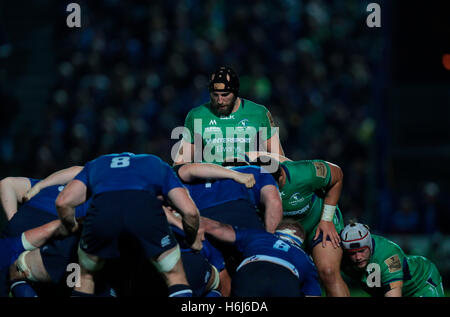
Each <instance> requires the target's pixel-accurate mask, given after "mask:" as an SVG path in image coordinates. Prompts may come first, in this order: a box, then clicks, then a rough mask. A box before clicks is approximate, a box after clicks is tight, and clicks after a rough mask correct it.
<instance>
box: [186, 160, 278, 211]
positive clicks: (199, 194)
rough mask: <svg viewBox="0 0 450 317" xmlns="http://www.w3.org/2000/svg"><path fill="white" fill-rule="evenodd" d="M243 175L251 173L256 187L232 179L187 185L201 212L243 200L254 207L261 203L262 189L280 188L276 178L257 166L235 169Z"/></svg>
mask: <svg viewBox="0 0 450 317" xmlns="http://www.w3.org/2000/svg"><path fill="white" fill-rule="evenodd" d="M233 170H236V171H238V172H241V173H251V174H253V175H254V176H255V181H256V183H255V185H254V186H253V187H252V188H250V189H248V188H246V187H245V185H243V184H239V183H237V182H235V181H234V180H232V179H218V180H215V181H212V182H202V183H192V184H185V186H186V187H187V188H188V190H189V193H190V194H191V197H192V200H194V202H195V204H196V205H197V207H198V209H199V210H200V211H201V210H203V209H206V208H210V207H213V206H216V205H220V204H223V203H226V202H229V201H233V200H238V199H243V200H247V201H250V202H251V203H252V204H253V205H254V206H257V205H258V204H259V202H260V197H261V189H262V188H263V187H264V186H266V185H274V186H276V187H277V188H278V185H277V183H276V182H275V180H274V178H273V177H272V176H271V175H270V174H268V173H261V170H260V168H259V167H257V166H241V167H234V168H233Z"/></svg>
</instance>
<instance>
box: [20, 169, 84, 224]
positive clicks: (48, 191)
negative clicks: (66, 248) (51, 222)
mask: <svg viewBox="0 0 450 317" xmlns="http://www.w3.org/2000/svg"><path fill="white" fill-rule="evenodd" d="M29 180H30V183H31V187H33V186H34V185H35V184H36V183H37V182H39V181H40V179H35V178H29ZM63 189H64V185H54V186H49V187H46V188H44V189H42V190H41V191H40V192H39V193H38V194H37V195H36V196H34V197H33V198H31V199H30V200H29V201H27V202H26V203H24V204H23V206H30V207H34V208H36V209H39V210H42V211H45V212H47V213H49V214H52V215H55V216H57V217H58V212H57V211H56V206H55V200H56V197H58V195H59V193H60V192H61V191H62V190H63ZM88 204H89V201H87V202H85V203H83V204H81V205H79V206H77V207H76V208H75V217H83V216H85V215H86V210H87V207H88Z"/></svg>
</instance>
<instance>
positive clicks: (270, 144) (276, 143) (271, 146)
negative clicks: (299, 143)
mask: <svg viewBox="0 0 450 317" xmlns="http://www.w3.org/2000/svg"><path fill="white" fill-rule="evenodd" d="M266 116H267V119H268V128H269V129H272V128H276V132H275V133H274V134H273V135H272V136H271V137H270V138H269V139H267V140H266V142H265V146H266V147H265V149H267V152H269V153H273V154H278V155H282V156H284V151H283V148H282V146H281V142H280V134H279V129H278V128H277V127H275V122H274V120H273V117H272V114H271V113H270V111H267V113H266ZM271 132H272V131H271Z"/></svg>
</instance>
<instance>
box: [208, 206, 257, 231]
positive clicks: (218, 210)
mask: <svg viewBox="0 0 450 317" xmlns="http://www.w3.org/2000/svg"><path fill="white" fill-rule="evenodd" d="M200 214H201V215H202V216H204V217H208V218H211V219H213V220H216V221H220V222H222V223H227V224H229V225H232V226H237V227H239V228H248V229H262V230H265V229H264V223H263V222H262V220H261V218H260V216H259V213H258V210H257V209H256V208H255V207H254V205H253V204H252V203H251V202H250V201H248V200H244V199H237V200H232V201H229V202H226V203H223V204H220V205H216V206H212V207H209V208H205V209H202V210H200Z"/></svg>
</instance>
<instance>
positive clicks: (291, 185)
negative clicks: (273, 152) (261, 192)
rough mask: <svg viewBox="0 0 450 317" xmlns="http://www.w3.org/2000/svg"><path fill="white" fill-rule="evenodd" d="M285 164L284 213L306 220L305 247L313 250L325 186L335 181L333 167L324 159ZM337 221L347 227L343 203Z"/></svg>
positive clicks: (282, 197)
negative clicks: (332, 174) (343, 216)
mask: <svg viewBox="0 0 450 317" xmlns="http://www.w3.org/2000/svg"><path fill="white" fill-rule="evenodd" d="M281 166H282V168H284V170H285V172H286V183H285V184H284V186H283V188H281V189H280V194H281V200H282V202H283V217H288V218H292V219H295V220H297V221H299V222H300V223H301V224H302V226H303V228H304V229H305V233H306V239H305V248H306V249H307V250H308V251H310V250H311V248H312V247H313V246H314V245H315V244H316V242H314V241H313V238H314V236H315V234H316V229H317V225H318V224H319V222H320V219H321V217H322V209H323V204H324V197H325V190H326V187H327V186H328V185H329V183H330V181H331V171H330V167H329V165H328V164H327V163H326V162H325V161H323V160H303V161H285V162H283V163H281ZM333 224H334V226H335V228H336V231H337V232H338V233H339V232H340V231H341V230H342V229H343V227H344V222H343V219H342V214H341V211H340V210H339V207H337V208H336V213H335V216H334V218H333ZM316 241H317V240H316Z"/></svg>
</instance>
